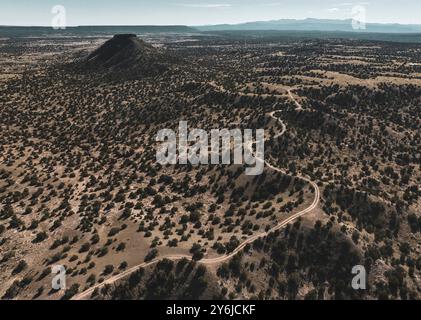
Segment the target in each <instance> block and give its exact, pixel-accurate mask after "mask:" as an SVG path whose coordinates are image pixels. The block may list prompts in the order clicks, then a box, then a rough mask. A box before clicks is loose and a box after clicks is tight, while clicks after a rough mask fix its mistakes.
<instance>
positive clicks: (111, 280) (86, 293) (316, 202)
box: [72, 90, 320, 300]
mask: <svg viewBox="0 0 421 320" xmlns="http://www.w3.org/2000/svg"><path fill="white" fill-rule="evenodd" d="M288 95H289V97H290V98H291V100H293V101H294V103H295V104H296V106H297V109H296V110H297V111H300V110H303V107H302V105H301V104H300V103H299V102H298V101H297V100H296V99H295V98H294V96H293V95H292V93H291V91H289V90H288ZM279 111H280V110H278V111H274V112H272V113H270V114H269V115H270V117H272V118H273V119H275V120H277V121H279V122H280V123H281V125H282V131H281V132H280V133H279V134H278V135H276V136H275V138H277V137H280V136H282V135H283V134H284V133H285V132H286V130H287V128H286V125H285V123H284V122H283V121H282V120H281V119H279V118H276V117H275V114H276V113H277V112H279ZM257 160H259V159H257ZM260 161H263V160H261V159H260ZM265 165H266V166H267V167H268V168H270V169H272V170H274V171H276V172H280V173H283V174H286V172H285V171H284V170H283V169H280V168H277V167H275V166H273V165H271V164H270V163H269V162H267V161H265ZM297 177H298V178H299V179H302V180H304V181H307V182H308V183H310V185H311V186H312V188H313V189H314V201H313V202H312V204H311V205H310V206H309V207H308V208H306V209H304V210H302V211H300V212H297V213H296V214H294V215H292V216H291V217H289V218H287V219H285V220H283V221H281V222H279V224H277V225H276V226H275V227H273V228H272V229H270V230H269V231H268V232H263V233H259V234H256V235H254V236H252V237H250V238H248V239H247V240H245V241H244V242H243V243H242V244H240V245H239V246H238V247H237V249H235V250H234V251H233V252H231V253H229V254H227V255H223V256H220V257H217V258H211V259H203V260H201V261H199V263H201V264H204V265H212V264H218V263H223V262H225V261H228V260H229V259H231V258H232V257H234V256H235V255H236V254H237V253H239V252H240V251H241V250H243V249H244V248H245V247H246V246H247V245H248V244H252V243H253V242H255V241H256V240H257V239H259V238H262V237H266V236H267V235H269V234H270V233H272V232H275V231H277V230H279V229H282V228H283V227H285V226H286V225H288V224H290V223H292V222H294V221H295V220H297V219H298V218H300V217H302V216H304V215H305V214H307V213H309V212H311V211H313V210H314V209H315V208H316V207H317V206H318V205H319V202H320V189H319V187H318V185H317V183H315V182H313V181H311V180H310V179H309V178H308V177H305V176H302V175H298V176H297ZM164 259H168V260H173V261H176V260H181V259H187V260H192V256H189V255H168V256H162V257H159V258H157V259H155V260H152V261H150V262H145V263H142V264H139V265H137V266H134V267H132V268H130V269H127V270H126V271H124V272H122V273H120V274H118V275H115V276H113V277H111V278H109V279H107V280H105V281H104V282H103V283H99V284H97V285H95V286H93V287H91V288H89V289H88V290H86V291H84V292H82V293H80V294H78V295H75V296H74V297H73V298H72V300H85V299H89V298H90V296H91V295H92V293H93V292H94V290H95V289H99V288H100V287H102V286H104V285H106V284H113V283H115V282H116V281H118V280H121V279H124V278H126V277H127V276H129V275H131V274H132V273H134V272H136V271H137V270H139V268H145V267H148V266H151V265H154V264H156V263H158V262H159V261H162V260H164Z"/></svg>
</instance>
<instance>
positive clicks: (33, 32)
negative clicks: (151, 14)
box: [0, 18, 421, 37]
mask: <svg viewBox="0 0 421 320" xmlns="http://www.w3.org/2000/svg"><path fill="white" fill-rule="evenodd" d="M220 31H305V32H353V33H358V34H365V33H367V34H368V33H385V34H403V33H406V34H414V33H420V34H421V25H416V24H408V25H404V24H380V23H367V24H366V29H364V30H354V29H353V28H352V20H350V19H349V20H326V19H311V18H309V19H304V20H293V19H282V20H272V21H256V22H247V23H240V24H219V25H207V26H183V25H179V26H177V25H175V26H174V25H173V26H141V25H140V26H79V27H68V28H66V30H54V29H52V28H51V27H17V26H0V36H1V37H28V36H34V37H37V36H63V35H65V36H80V35H110V34H118V33H125V34H127V33H133V34H145V33H200V32H220Z"/></svg>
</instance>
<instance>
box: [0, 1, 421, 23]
mask: <svg viewBox="0 0 421 320" xmlns="http://www.w3.org/2000/svg"><path fill="white" fill-rule="evenodd" d="M342 1H343V2H342ZM342 1H341V0H339V1H335V0H278V1H277V0H149V1H147V0H113V1H109V0H35V1H34V0H0V25H21V26H50V25H51V21H52V20H53V17H54V14H53V13H52V12H51V10H52V8H53V7H54V6H56V5H62V6H63V7H64V8H65V10H66V24H67V25H68V26H75V25H190V26H195V25H208V24H222V23H230V24H233V23H241V22H247V21H264V20H277V19H305V18H321V19H349V18H351V17H352V8H353V7H354V6H357V5H361V6H364V7H365V9H366V16H367V22H379V23H401V24H421V0H399V1H398V0H369V1H364V2H363V1H361V2H356V1H349V0H348V2H345V1H347V0H342Z"/></svg>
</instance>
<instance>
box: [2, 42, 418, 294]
mask: <svg viewBox="0 0 421 320" xmlns="http://www.w3.org/2000/svg"><path fill="white" fill-rule="evenodd" d="M106 41H108V42H106ZM104 43H105V45H104ZM0 70H1V72H0V128H1V129H0V151H1V152H0V297H1V298H2V299H70V298H74V299H91V298H92V299H170V298H179V299H185V298H194V299H211V298H219V299H241V298H243V299H421V190H420V187H419V186H420V183H421V117H420V115H421V45H420V44H412V43H395V42H380V41H369V40H356V39H354V40H341V39H323V40H322V39H319V40H318V39H274V38H264V37H262V38H251V39H247V40H246V41H244V39H242V38H236V37H235V36H223V35H220V36H210V35H190V36H186V35H183V36H180V37H177V36H175V35H171V36H162V37H160V36H158V35H154V36H151V35H140V36H138V37H136V36H131V35H124V36H121V35H120V36H118V37H114V38H113V36H112V35H110V36H105V35H104V36H101V37H99V36H98V37H78V38H73V37H62V38H52V37H51V38H49V37H43V38H37V37H32V38H2V39H0ZM180 121H188V123H189V126H190V127H192V128H201V129H204V130H206V131H210V130H212V129H221V128H228V129H234V128H240V129H246V128H247V129H251V128H253V129H265V133H266V134H265V169H264V172H263V174H262V175H259V176H247V175H245V173H244V167H243V166H241V165H222V164H221V165H208V166H203V165H198V166H193V165H167V166H162V165H160V164H158V163H157V161H156V148H157V142H156V135H157V132H158V131H159V130H160V129H164V128H170V129H173V130H175V131H176V130H177V128H178V125H179V122H180ZM55 265H63V266H65V268H66V273H67V278H66V285H67V289H66V290H54V289H52V287H51V281H52V278H53V277H54V274H52V272H51V268H52V267H53V266H55ZM356 265H363V266H365V268H366V270H367V272H368V283H367V289H366V290H361V291H357V290H354V289H353V288H352V286H351V281H352V278H353V277H354V275H353V274H352V269H353V267H354V266H356Z"/></svg>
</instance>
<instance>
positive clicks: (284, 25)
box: [194, 18, 421, 33]
mask: <svg viewBox="0 0 421 320" xmlns="http://www.w3.org/2000/svg"><path fill="white" fill-rule="evenodd" d="M365 27H366V29H364V30H354V29H353V27H352V20H351V19H348V20H326V19H312V18H309V19H304V20H293V19H282V20H272V21H256V22H247V23H240V24H219V25H209V26H196V27H194V28H196V29H198V30H200V31H246V30H252V31H257V30H261V31H263V30H279V31H287V30H296V31H341V32H374V33H375V32H378V33H421V25H415V24H413V25H403V24H380V23H367V24H366V26H365Z"/></svg>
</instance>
